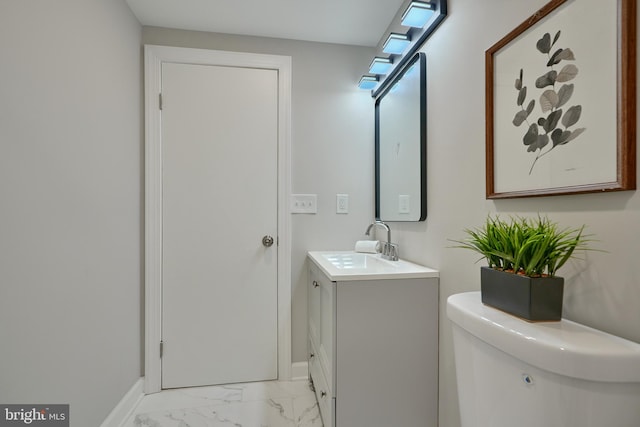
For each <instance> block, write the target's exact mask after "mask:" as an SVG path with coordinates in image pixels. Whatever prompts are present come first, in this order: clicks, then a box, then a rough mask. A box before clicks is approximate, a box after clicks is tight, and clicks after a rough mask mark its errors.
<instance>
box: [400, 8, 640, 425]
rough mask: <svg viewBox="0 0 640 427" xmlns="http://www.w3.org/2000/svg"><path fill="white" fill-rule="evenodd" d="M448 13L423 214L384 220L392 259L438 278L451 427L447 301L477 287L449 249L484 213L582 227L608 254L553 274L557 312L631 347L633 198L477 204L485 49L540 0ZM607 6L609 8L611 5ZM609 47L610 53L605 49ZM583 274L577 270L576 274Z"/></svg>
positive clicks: (638, 249) (638, 248)
mask: <svg viewBox="0 0 640 427" xmlns="http://www.w3.org/2000/svg"><path fill="white" fill-rule="evenodd" d="M448 3H449V16H448V17H447V18H446V20H445V21H444V22H443V24H442V25H441V26H440V27H439V29H438V30H437V31H436V32H435V33H434V35H433V36H432V37H431V38H430V39H429V40H428V41H427V43H426V45H425V46H424V47H423V49H422V50H423V51H424V52H426V54H427V64H428V65H427V79H428V94H427V98H428V192H429V193H428V204H429V206H428V217H427V220H426V222H424V223H420V224H401V223H393V224H391V228H392V230H393V233H394V235H395V236H396V237H397V239H398V243H399V244H400V250H401V254H402V255H403V256H405V257H408V258H409V259H412V260H414V261H417V262H419V263H422V264H425V265H429V266H431V267H434V268H437V269H439V270H440V271H441V277H440V286H441V296H440V307H441V313H440V320H441V327H440V332H441V337H440V346H441V348H440V375H441V377H440V425H441V426H446V427H458V426H459V416H458V412H457V411H458V406H457V395H456V383H455V370H454V360H453V348H452V338H451V326H450V322H449V320H448V319H447V318H446V315H445V312H444V310H445V304H446V299H447V297H448V296H449V295H451V294H455V293H458V292H464V291H471V290H479V287H480V273H479V270H480V265H481V263H478V264H475V261H476V260H477V258H478V257H477V256H476V255H475V254H473V253H471V252H468V251H463V250H459V249H451V248H448V247H449V246H451V245H452V243H451V242H450V241H448V239H459V238H462V237H464V236H463V234H462V229H463V228H465V227H475V226H479V225H481V224H482V223H483V221H484V219H485V218H486V215H487V213H489V212H492V213H493V212H497V213H500V214H501V215H503V216H508V215H510V214H517V215H533V216H535V215H537V213H538V212H540V213H543V214H548V216H549V217H550V218H551V219H552V220H555V221H558V222H559V223H560V224H563V225H566V226H580V225H582V224H587V225H588V231H589V232H591V233H594V234H595V235H596V238H597V239H598V240H599V242H597V246H598V247H599V248H601V249H605V250H607V251H608V253H598V252H590V253H588V254H587V255H586V257H585V258H586V261H584V262H580V261H577V262H575V263H571V265H568V266H566V267H564V268H563V269H562V270H560V275H562V276H564V277H565V281H566V283H565V292H566V296H565V305H564V314H565V316H566V317H569V318H571V319H573V320H576V321H579V322H582V323H585V324H587V325H590V326H593V327H596V328H598V329H602V330H605V331H608V332H610V333H614V334H618V335H620V336H622V337H625V338H627V339H631V340H633V341H636V342H640V310H639V309H638V307H640V274H639V273H638V271H637V268H636V264H637V263H638V253H640V195H639V194H638V193H637V192H635V191H628V192H620V193H608V194H590V195H573V196H556V197H544V198H529V199H520V200H502V201H489V200H486V199H485V184H484V182H485V167H484V160H485V138H484V135H485V115H484V101H485V97H484V90H485V86H484V77H485V72H484V64H485V62H484V52H485V50H486V49H488V48H489V47H491V46H492V45H493V44H494V43H495V42H497V41H498V40H500V39H501V38H502V37H503V36H504V35H506V34H507V33H508V32H509V31H511V30H512V29H513V28H515V27H516V26H517V25H519V24H520V23H521V22H522V21H524V20H525V19H526V18H527V17H529V16H530V15H531V14H533V13H534V12H535V11H536V10H537V9H539V8H540V7H542V6H543V5H544V4H546V3H547V0H535V1H534V0H526V1H525V0H520V1H504V0H486V1H480V2H479V1H477V0H449V2H448ZM612 6H613V5H612ZM612 48H613V47H612ZM578 269H582V271H578Z"/></svg>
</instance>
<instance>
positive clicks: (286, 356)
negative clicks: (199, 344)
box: [144, 45, 291, 394]
mask: <svg viewBox="0 0 640 427" xmlns="http://www.w3.org/2000/svg"><path fill="white" fill-rule="evenodd" d="M167 62H171V63H184V64H194V65H218V66H231V67H248V68H262V69H271V70H277V71H278V237H277V242H278V244H277V250H278V267H277V281H278V286H277V289H278V379H281V380H289V379H291V274H290V270H291V222H290V216H289V215H288V213H289V203H288V201H289V198H290V194H291V172H290V171H291V57H290V56H280V55H265V54H254V53H240V52H229V51H219V50H208V49H193V48H181V47H170V46H157V45H145V46H144V64H145V297H144V299H145V315H144V320H145V327H144V329H145V345H144V349H145V356H144V362H145V367H144V391H145V393H146V394H149V393H156V392H159V391H160V390H161V388H162V380H161V378H162V363H161V359H160V341H161V338H162V139H161V136H162V131H161V114H160V108H159V105H160V104H159V103H160V97H159V95H160V91H161V88H162V80H161V71H162V63H167Z"/></svg>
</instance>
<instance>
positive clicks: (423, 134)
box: [375, 52, 427, 222]
mask: <svg viewBox="0 0 640 427" xmlns="http://www.w3.org/2000/svg"><path fill="white" fill-rule="evenodd" d="M416 63H417V64H418V66H419V73H420V123H419V126H420V141H419V142H420V217H419V219H418V220H412V221H393V220H387V219H385V218H380V102H381V101H382V99H383V98H384V96H385V95H386V94H387V93H389V91H390V90H391V88H393V85H394V84H395V83H396V82H397V81H399V80H400V79H401V78H402V77H403V76H404V75H405V73H406V72H407V71H409V69H410V68H411V67H412V66H413V65H414V64H416ZM375 189H376V190H375V204H376V209H375V217H376V219H377V220H381V221H388V222H419V221H424V220H425V219H427V57H426V55H425V54H424V53H423V52H418V53H416V54H415V55H414V56H413V57H412V58H411V59H410V60H409V61H407V62H406V63H405V64H404V65H403V67H402V69H401V70H400V71H399V72H398V73H397V74H396V75H394V76H393V80H391V81H389V82H388V84H386V87H385V89H384V90H383V91H382V92H381V93H380V94H379V95H378V96H377V98H376V101H375Z"/></svg>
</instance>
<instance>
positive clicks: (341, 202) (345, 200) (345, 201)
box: [336, 194, 349, 214]
mask: <svg viewBox="0 0 640 427" xmlns="http://www.w3.org/2000/svg"><path fill="white" fill-rule="evenodd" d="M336 213H339V214H346V213H349V195H348V194H336Z"/></svg>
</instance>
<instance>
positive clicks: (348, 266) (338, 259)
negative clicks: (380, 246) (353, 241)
mask: <svg viewBox="0 0 640 427" xmlns="http://www.w3.org/2000/svg"><path fill="white" fill-rule="evenodd" d="M309 257H310V258H311V260H312V261H313V262H314V263H315V264H316V265H317V266H318V267H320V268H321V269H322V270H323V271H324V272H325V273H326V274H327V275H328V276H329V278H330V279H331V280H341V281H342V280H381V279H407V278H425V277H438V272H437V271H436V270H433V269H431V268H428V267H424V266H422V265H418V264H414V263H412V262H409V261H405V260H402V259H401V260H398V261H389V260H386V259H383V258H382V256H381V255H380V254H369V253H360V252H354V251H317V252H309Z"/></svg>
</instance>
